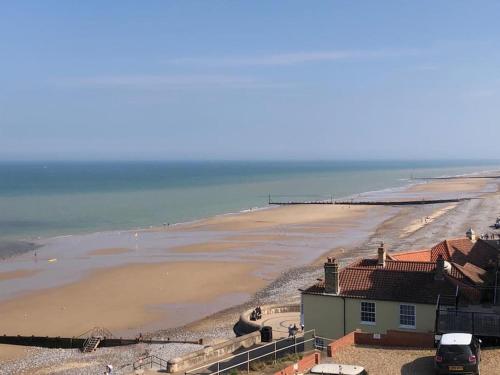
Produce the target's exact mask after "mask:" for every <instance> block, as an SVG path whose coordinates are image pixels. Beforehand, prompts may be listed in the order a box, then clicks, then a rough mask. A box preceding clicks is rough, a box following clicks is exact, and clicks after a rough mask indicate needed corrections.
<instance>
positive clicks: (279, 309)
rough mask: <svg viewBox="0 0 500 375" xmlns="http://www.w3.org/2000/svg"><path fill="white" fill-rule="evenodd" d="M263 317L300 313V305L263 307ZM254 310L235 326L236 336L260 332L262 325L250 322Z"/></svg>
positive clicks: (244, 313) (243, 314) (243, 315)
mask: <svg viewBox="0 0 500 375" xmlns="http://www.w3.org/2000/svg"><path fill="white" fill-rule="evenodd" d="M261 309H262V315H272V314H280V313H286V312H300V305H264V306H261ZM253 310H254V309H249V310H246V311H244V312H243V313H242V314H241V315H240V319H239V320H238V322H237V323H236V324H235V326H234V328H233V330H234V333H236V336H241V335H246V334H248V333H252V332H255V331H260V329H261V328H262V324H261V323H259V322H257V321H253V320H250V315H251V314H252V311H253Z"/></svg>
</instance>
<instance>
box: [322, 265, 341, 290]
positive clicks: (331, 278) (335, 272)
mask: <svg viewBox="0 0 500 375" xmlns="http://www.w3.org/2000/svg"><path fill="white" fill-rule="evenodd" d="M339 292H340V286H339V264H338V263H337V260H336V259H335V258H330V257H329V258H328V259H327V261H326V263H325V293H326V294H339Z"/></svg>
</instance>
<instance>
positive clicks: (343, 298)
mask: <svg viewBox="0 0 500 375" xmlns="http://www.w3.org/2000/svg"><path fill="white" fill-rule="evenodd" d="M342 300H343V301H344V336H345V335H346V332H345V297H342Z"/></svg>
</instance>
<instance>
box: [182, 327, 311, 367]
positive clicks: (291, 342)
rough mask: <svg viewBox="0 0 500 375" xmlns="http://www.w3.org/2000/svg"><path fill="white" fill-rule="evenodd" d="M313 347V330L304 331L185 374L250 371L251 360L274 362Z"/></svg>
mask: <svg viewBox="0 0 500 375" xmlns="http://www.w3.org/2000/svg"><path fill="white" fill-rule="evenodd" d="M309 336H310V337H309ZM308 337H309V338H308ZM315 348H316V336H315V331H314V330H310V331H305V332H303V333H301V334H300V335H296V336H292V337H288V338H285V339H281V340H277V341H274V342H271V343H269V344H264V345H260V346H258V347H256V348H254V349H250V350H247V351H245V352H242V353H238V354H234V355H232V356H229V357H227V358H224V359H221V360H218V361H215V362H212V363H209V364H205V365H203V366H200V367H197V368H194V369H191V370H188V371H186V372H185V375H199V374H203V375H219V374H222V373H226V372H229V371H230V370H233V369H244V370H245V369H246V371H247V372H250V364H251V363H252V362H255V361H262V360H265V359H268V360H272V361H273V363H276V361H277V360H278V359H279V358H281V357H283V356H284V355H287V354H298V353H303V352H305V351H308V350H312V349H315Z"/></svg>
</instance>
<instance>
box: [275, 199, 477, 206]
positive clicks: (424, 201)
mask: <svg viewBox="0 0 500 375" xmlns="http://www.w3.org/2000/svg"><path fill="white" fill-rule="evenodd" d="M470 199H471V198H449V199H414V200H397V201H355V200H342V201H333V200H325V201H272V200H269V204H270V205H277V206H290V205H304V204H318V205H344V206H414V205H424V204H442V203H458V202H463V201H467V200H470Z"/></svg>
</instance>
